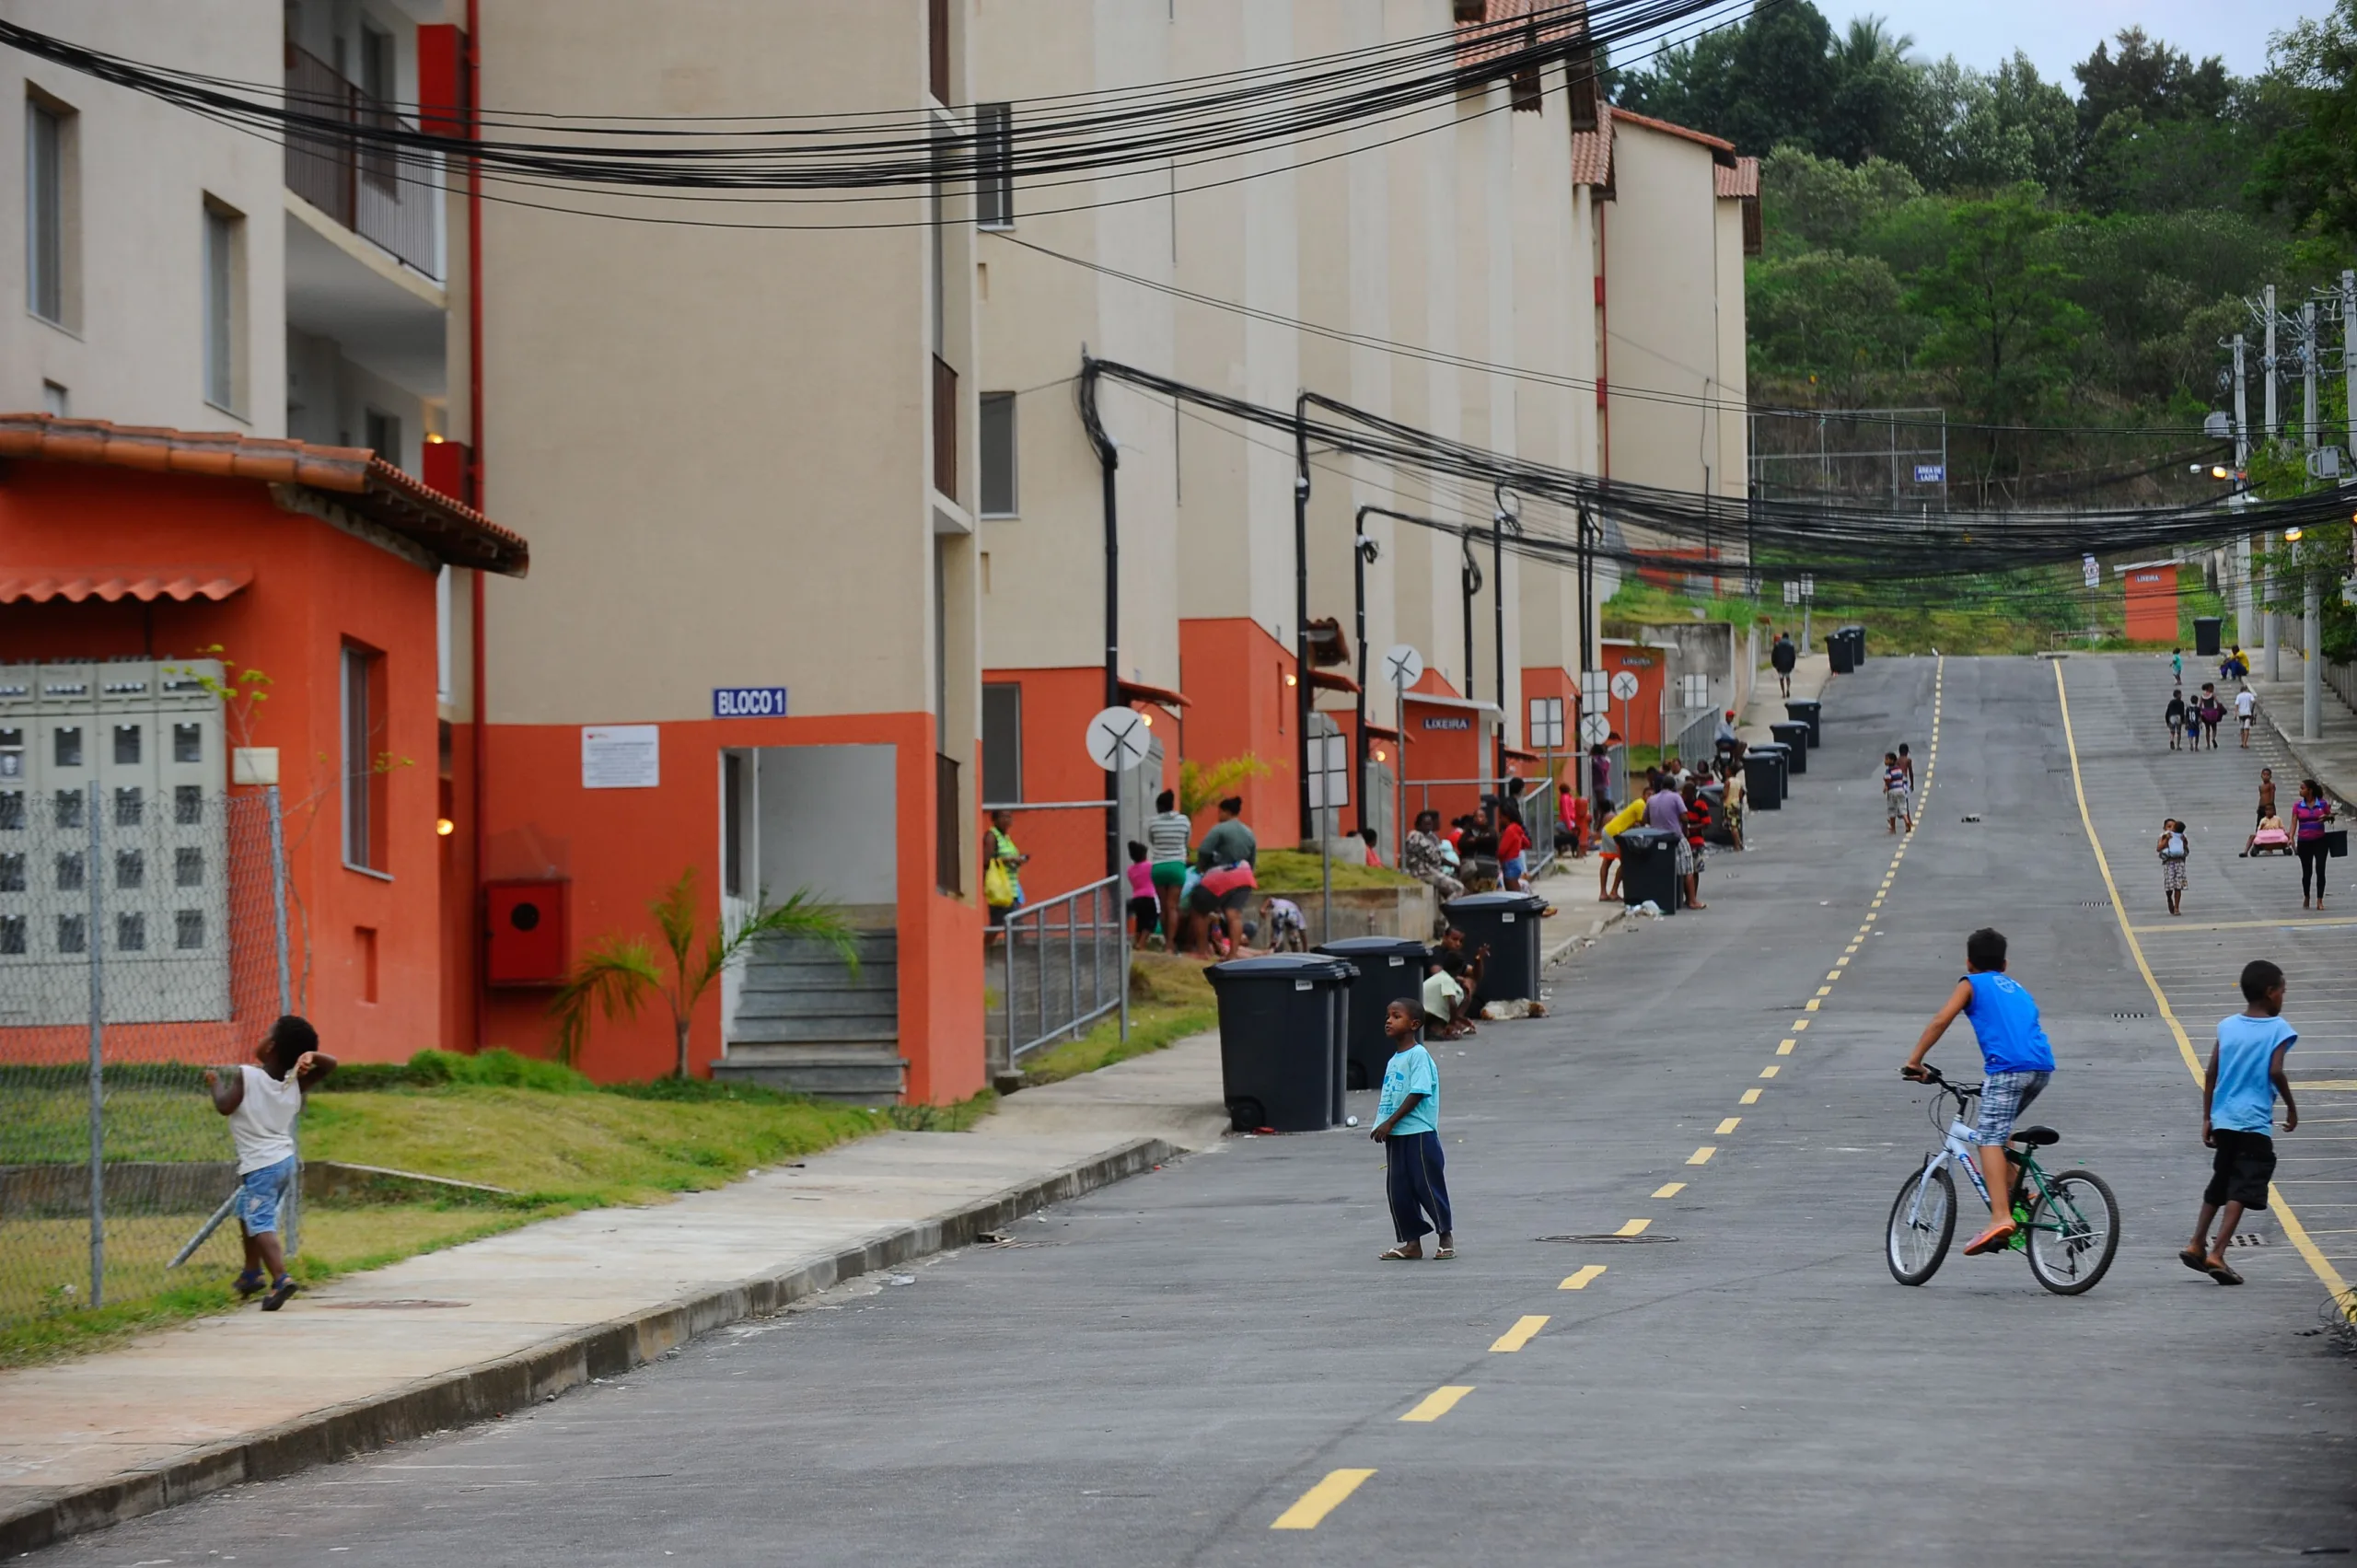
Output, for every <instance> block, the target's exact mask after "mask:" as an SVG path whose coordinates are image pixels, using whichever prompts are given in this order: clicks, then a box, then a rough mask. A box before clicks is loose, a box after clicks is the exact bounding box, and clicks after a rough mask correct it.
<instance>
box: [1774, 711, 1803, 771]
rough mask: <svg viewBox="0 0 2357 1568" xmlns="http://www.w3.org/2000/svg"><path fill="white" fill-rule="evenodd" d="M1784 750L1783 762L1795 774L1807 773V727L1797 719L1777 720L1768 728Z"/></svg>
mask: <svg viewBox="0 0 2357 1568" xmlns="http://www.w3.org/2000/svg"><path fill="white" fill-rule="evenodd" d="M1768 733H1769V734H1771V735H1772V736H1774V737H1775V738H1776V739H1777V741H1778V742H1779V743H1780V744H1781V745H1782V747H1783V748H1784V754H1785V761H1786V763H1787V764H1788V765H1789V766H1790V767H1791V768H1792V771H1793V772H1796V773H1805V772H1808V726H1807V725H1805V724H1804V723H1802V722H1801V721H1800V720H1799V719H1779V720H1777V721H1776V722H1775V723H1774V724H1771V725H1770V726H1768Z"/></svg>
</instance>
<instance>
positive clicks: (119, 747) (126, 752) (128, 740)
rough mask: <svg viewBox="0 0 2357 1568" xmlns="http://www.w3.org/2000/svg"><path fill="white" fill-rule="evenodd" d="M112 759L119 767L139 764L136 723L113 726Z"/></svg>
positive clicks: (132, 766)
mask: <svg viewBox="0 0 2357 1568" xmlns="http://www.w3.org/2000/svg"><path fill="white" fill-rule="evenodd" d="M114 761H115V765H116V766H117V767H121V768H135V767H137V766H138V765H139V726H137V725H135V724H119V725H117V726H114Z"/></svg>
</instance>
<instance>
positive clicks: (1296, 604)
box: [1293, 391, 1317, 836]
mask: <svg viewBox="0 0 2357 1568" xmlns="http://www.w3.org/2000/svg"><path fill="white" fill-rule="evenodd" d="M1293 456H1294V474H1293V650H1294V651H1293V672H1294V688H1293V696H1294V703H1293V717H1294V738H1293V741H1294V767H1295V782H1296V784H1298V785H1299V787H1298V788H1297V789H1296V791H1295V798H1296V801H1297V809H1298V810H1299V812H1300V817H1299V821H1300V824H1301V827H1300V832H1301V833H1302V834H1303V835H1304V836H1306V835H1308V834H1310V833H1312V832H1315V831H1317V830H1316V829H1315V828H1313V827H1311V826H1310V818H1309V712H1310V691H1309V394H1308V393H1307V392H1306V391H1305V392H1303V393H1301V394H1300V396H1298V397H1296V398H1295V400H1294V404H1293Z"/></svg>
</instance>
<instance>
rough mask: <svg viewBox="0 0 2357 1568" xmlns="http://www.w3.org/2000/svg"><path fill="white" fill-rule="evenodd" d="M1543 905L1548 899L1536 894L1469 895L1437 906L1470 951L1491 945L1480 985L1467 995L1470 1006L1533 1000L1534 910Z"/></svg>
mask: <svg viewBox="0 0 2357 1568" xmlns="http://www.w3.org/2000/svg"><path fill="white" fill-rule="evenodd" d="M1546 907H1547V900H1544V899H1542V898H1540V897H1539V896H1538V894H1536V893H1468V894H1466V895H1465V896H1464V897H1463V898H1461V899H1451V900H1449V901H1448V902H1447V903H1446V904H1443V905H1442V906H1441V913H1442V914H1444V915H1446V917H1447V919H1448V923H1449V924H1450V925H1452V926H1454V927H1456V928H1457V930H1459V931H1462V932H1463V933H1465V950H1466V952H1467V953H1468V954H1469V955H1470V954H1471V953H1473V952H1474V951H1476V950H1477V949H1479V948H1480V947H1481V945H1482V944H1484V943H1487V944H1488V945H1489V948H1490V957H1489V961H1488V962H1487V963H1485V964H1484V965H1483V966H1482V968H1481V988H1480V990H1479V991H1477V992H1475V993H1473V995H1472V996H1470V997H1469V998H1468V999H1467V1000H1468V1003H1469V1005H1471V1006H1472V1007H1474V1008H1476V1009H1479V1008H1480V1006H1481V1005H1483V1004H1484V1003H1489V1002H1514V1001H1519V1000H1521V999H1523V998H1526V997H1527V998H1530V999H1533V1000H1536V999H1537V997H1538V960H1539V958H1540V954H1539V951H1538V912H1539V911H1540V910H1543V909H1545V908H1546Z"/></svg>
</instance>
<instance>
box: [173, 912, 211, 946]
mask: <svg viewBox="0 0 2357 1568" xmlns="http://www.w3.org/2000/svg"><path fill="white" fill-rule="evenodd" d="M172 946H173V947H176V948H178V949H179V950H180V951H181V952H183V953H193V952H195V951H197V950H199V949H200V948H202V947H203V946H204V912H203V910H175V911H173V912H172Z"/></svg>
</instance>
